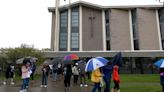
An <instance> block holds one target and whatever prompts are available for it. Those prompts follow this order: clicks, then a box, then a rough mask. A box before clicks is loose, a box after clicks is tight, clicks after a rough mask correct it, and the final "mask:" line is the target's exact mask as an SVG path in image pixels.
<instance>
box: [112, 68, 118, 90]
mask: <svg viewBox="0 0 164 92" xmlns="http://www.w3.org/2000/svg"><path fill="white" fill-rule="evenodd" d="M113 69H114V70H113V81H114V84H115V86H114V90H113V92H120V88H119V83H120V77H119V74H118V69H119V66H118V65H115V66H114V68H113Z"/></svg>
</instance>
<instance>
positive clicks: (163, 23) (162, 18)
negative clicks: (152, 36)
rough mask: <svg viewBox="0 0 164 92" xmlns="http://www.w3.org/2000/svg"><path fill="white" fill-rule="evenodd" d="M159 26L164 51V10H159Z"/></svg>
mask: <svg viewBox="0 0 164 92" xmlns="http://www.w3.org/2000/svg"><path fill="white" fill-rule="evenodd" d="M159 24H160V30H161V42H162V49H163V50H164V8H162V9H160V10H159Z"/></svg>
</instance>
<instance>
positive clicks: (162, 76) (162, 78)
mask: <svg viewBox="0 0 164 92" xmlns="http://www.w3.org/2000/svg"><path fill="white" fill-rule="evenodd" d="M160 82H161V85H164V75H160Z"/></svg>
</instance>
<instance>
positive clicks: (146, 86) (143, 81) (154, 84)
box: [111, 74, 162, 92]
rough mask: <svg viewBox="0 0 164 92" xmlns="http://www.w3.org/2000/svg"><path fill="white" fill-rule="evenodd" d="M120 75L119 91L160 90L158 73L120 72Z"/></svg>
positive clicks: (147, 91)
mask: <svg viewBox="0 0 164 92" xmlns="http://www.w3.org/2000/svg"><path fill="white" fill-rule="evenodd" d="M120 77H121V84H120V89H121V92H162V89H161V86H160V80H159V75H158V74H145V75H141V74H122V75H120ZM111 86H112V87H113V86H114V84H113V83H112V84H111Z"/></svg>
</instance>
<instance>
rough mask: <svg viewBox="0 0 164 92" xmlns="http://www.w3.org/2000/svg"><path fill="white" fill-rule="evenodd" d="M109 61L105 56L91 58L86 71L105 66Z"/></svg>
mask: <svg viewBox="0 0 164 92" xmlns="http://www.w3.org/2000/svg"><path fill="white" fill-rule="evenodd" d="M108 62H109V61H108V60H107V59H105V58H103V57H96V58H92V59H90V60H89V61H88V62H87V64H86V67H85V71H86V72H88V71H93V70H96V69H97V68H100V67H102V66H105V65H106V64H107V63H108Z"/></svg>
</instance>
